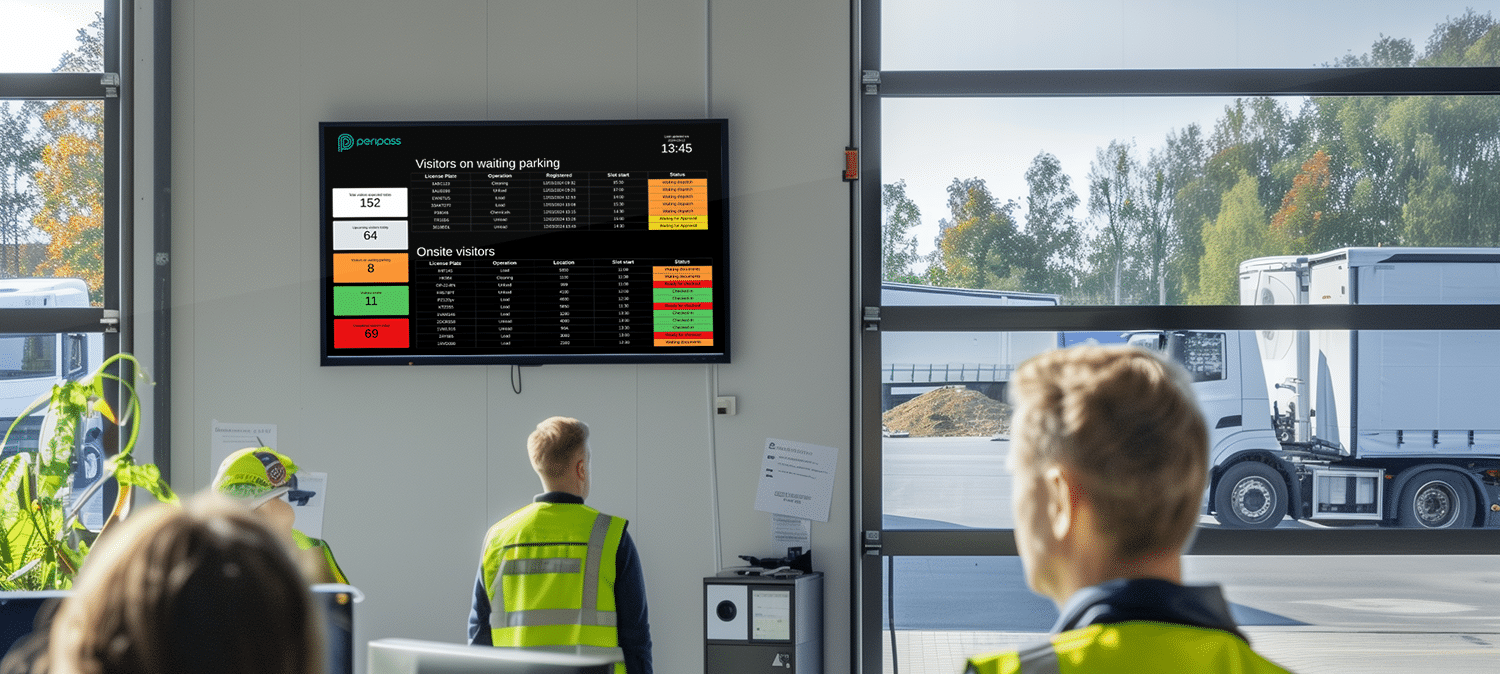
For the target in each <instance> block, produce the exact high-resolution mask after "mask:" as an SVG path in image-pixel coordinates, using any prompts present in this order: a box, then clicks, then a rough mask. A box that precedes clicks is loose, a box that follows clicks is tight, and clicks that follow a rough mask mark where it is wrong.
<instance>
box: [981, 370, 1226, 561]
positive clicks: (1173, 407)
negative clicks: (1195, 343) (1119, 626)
mask: <svg viewBox="0 0 1500 674" xmlns="http://www.w3.org/2000/svg"><path fill="white" fill-rule="evenodd" d="M1010 398H1011V402H1012V404H1013V405H1014V406H1015V417H1014V419H1013V421H1012V438H1013V439H1014V441H1015V444H1014V445H1013V447H1012V451H1025V452H1027V453H1029V455H1027V454H1022V455H1020V456H1021V457H1024V458H1021V459H1020V460H1030V461H1033V462H1036V464H1037V465H1043V466H1045V465H1061V466H1066V467H1068V468H1069V469H1071V470H1072V471H1073V472H1074V473H1075V474H1076V475H1079V476H1080V479H1081V481H1082V482H1083V487H1084V489H1085V492H1086V494H1087V495H1088V498H1089V500H1090V501H1091V503H1093V505H1094V506H1095V508H1096V511H1097V512H1098V514H1099V517H1100V525H1101V529H1103V530H1104V532H1105V533H1106V534H1107V535H1108V536H1109V537H1110V538H1111V539H1113V542H1114V545H1115V553H1116V555H1117V556H1118V557H1119V558H1121V559H1134V558H1137V557H1140V556H1142V555H1147V554H1156V553H1161V552H1166V551H1175V550H1179V549H1180V548H1181V547H1182V546H1183V545H1185V544H1186V542H1187V540H1188V539H1189V537H1190V536H1191V534H1192V531H1193V527H1194V526H1195V524H1196V522H1197V519H1198V513H1199V509H1200V508H1199V507H1200V503H1201V499H1202V495H1203V490H1204V487H1205V482H1206V480H1207V477H1208V429H1207V427H1206V426H1205V425H1204V422H1203V415H1202V413H1201V412H1200V411H1199V410H1198V405H1197V402H1196V397H1195V396H1194V394H1193V389H1192V380H1191V379H1190V378H1189V376H1188V375H1187V373H1186V372H1185V371H1183V369H1182V368H1181V367H1180V366H1178V365H1176V364H1175V363H1172V362H1170V361H1167V360H1166V359H1164V358H1162V357H1161V356H1158V355H1157V354H1155V353H1152V352H1150V351H1146V350H1143V349H1139V348H1135V347H1114V346H1112V347H1100V346H1080V347H1073V348H1069V349H1059V350H1056V351H1050V352H1047V353H1044V354H1041V355H1039V356H1036V357H1034V358H1032V359H1030V360H1028V361H1026V362H1025V363H1023V364H1022V365H1021V366H1020V368H1018V369H1017V370H1016V373H1015V376H1014V377H1013V378H1012V380H1011V384H1010Z"/></svg>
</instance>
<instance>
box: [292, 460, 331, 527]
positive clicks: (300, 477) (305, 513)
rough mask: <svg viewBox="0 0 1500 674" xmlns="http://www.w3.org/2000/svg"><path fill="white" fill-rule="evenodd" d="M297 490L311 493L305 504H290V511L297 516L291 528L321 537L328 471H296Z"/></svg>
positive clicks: (326, 498)
mask: <svg viewBox="0 0 1500 674" xmlns="http://www.w3.org/2000/svg"><path fill="white" fill-rule="evenodd" d="M297 491H310V492H313V495H312V498H309V499H307V505H297V504H296V503H293V504H292V513H293V514H294V515H296V516H297V519H296V520H295V521H294V522H293V523H292V528H293V529H296V530H297V531H300V532H302V533H304V534H307V535H308V536H312V537H313V538H322V537H323V504H324V503H327V502H328V496H327V494H328V473H310V472H305V471H300V470H299V471H297ZM288 496H290V494H288Z"/></svg>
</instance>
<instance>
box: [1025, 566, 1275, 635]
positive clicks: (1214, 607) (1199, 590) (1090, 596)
mask: <svg viewBox="0 0 1500 674" xmlns="http://www.w3.org/2000/svg"><path fill="white" fill-rule="evenodd" d="M1061 613H1062V615H1060V616H1058V619H1057V624H1056V625H1053V626H1052V633H1053V634H1057V633H1060V632H1066V631H1068V630H1076V629H1078V628H1080V627H1088V626H1089V625H1107V624H1110V623H1122V622H1128V621H1131V620H1149V621H1151V622H1159V623H1172V624H1176V625H1191V626H1193V627H1206V628H1209V629H1215V630H1223V631H1225V632H1229V633H1230V634H1233V635H1235V636H1237V637H1239V638H1240V639H1243V640H1244V641H1245V643H1249V642H1250V640H1249V639H1246V638H1245V635H1244V634H1243V633H1241V632H1240V628H1239V627H1238V626H1236V625H1235V624H1234V618H1233V617H1232V616H1231V615H1230V613H1229V602H1226V601H1224V593H1223V592H1222V591H1221V590H1220V589H1219V586H1218V585H1191V586H1184V585H1178V584H1177V583H1173V582H1171V581H1167V580H1159V579H1156V578H1117V579H1115V580H1111V581H1108V582H1104V583H1100V584H1098V585H1093V586H1090V587H1086V588H1083V589H1082V590H1079V591H1077V592H1075V593H1073V596H1071V597H1068V602H1067V603H1066V604H1064V605H1063V607H1062V611H1061Z"/></svg>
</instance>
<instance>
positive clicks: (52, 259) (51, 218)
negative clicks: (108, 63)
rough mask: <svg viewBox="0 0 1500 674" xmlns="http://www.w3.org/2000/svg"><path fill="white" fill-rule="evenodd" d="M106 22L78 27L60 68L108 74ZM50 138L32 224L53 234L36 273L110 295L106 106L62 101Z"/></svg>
mask: <svg viewBox="0 0 1500 674" xmlns="http://www.w3.org/2000/svg"><path fill="white" fill-rule="evenodd" d="M103 29H104V20H103V18H102V17H101V16H99V15H97V14H96V15H95V19H94V21H93V23H90V24H89V25H88V27H87V28H81V29H79V31H78V43H79V46H78V48H77V49H75V50H74V51H71V52H68V53H67V54H64V55H63V57H62V59H61V61H60V63H59V65H58V67H57V71H58V72H102V71H103V70H104V50H103V40H104V37H103ZM41 129H42V132H43V135H44V137H45V138H46V145H45V146H44V147H43V148H42V154H41V161H40V168H39V169H38V170H37V172H36V173H35V174H34V175H33V177H32V181H33V182H34V183H35V184H36V187H37V191H38V192H39V196H40V201H41V204H40V207H39V208H38V209H37V212H36V214H35V215H34V216H32V219H31V224H32V225H34V226H35V227H36V228H37V229H39V230H41V231H42V232H43V233H45V234H46V235H47V237H48V239H49V240H48V243H47V252H46V257H45V258H44V259H43V260H42V262H41V263H40V264H38V265H37V267H36V270H35V275H37V276H47V277H74V278H80V279H83V281H84V283H86V284H88V287H89V296H90V297H89V299H90V300H92V301H93V303H94V304H100V303H101V302H102V299H103V293H104V104H103V103H102V102H100V101H58V102H56V103H53V104H52V105H51V106H49V107H48V108H47V109H46V110H45V111H43V112H42V114H41Z"/></svg>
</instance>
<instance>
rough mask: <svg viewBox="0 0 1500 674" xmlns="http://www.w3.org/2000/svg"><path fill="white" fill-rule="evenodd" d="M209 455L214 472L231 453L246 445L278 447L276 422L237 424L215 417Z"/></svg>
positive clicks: (215, 472) (210, 437) (211, 431)
mask: <svg viewBox="0 0 1500 674" xmlns="http://www.w3.org/2000/svg"><path fill="white" fill-rule="evenodd" d="M208 433H209V444H208V457H209V460H210V461H212V462H213V463H212V464H211V466H210V468H211V469H212V470H213V472H214V474H215V475H217V474H218V472H219V464H221V463H223V462H224V459H226V458H228V457H229V455H230V454H233V453H235V452H237V451H239V450H241V449H244V448H246V447H270V448H271V449H276V424H237V423H231V422H228V421H219V420H218V419H214V420H213V421H212V422H210V424H209V432H208Z"/></svg>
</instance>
